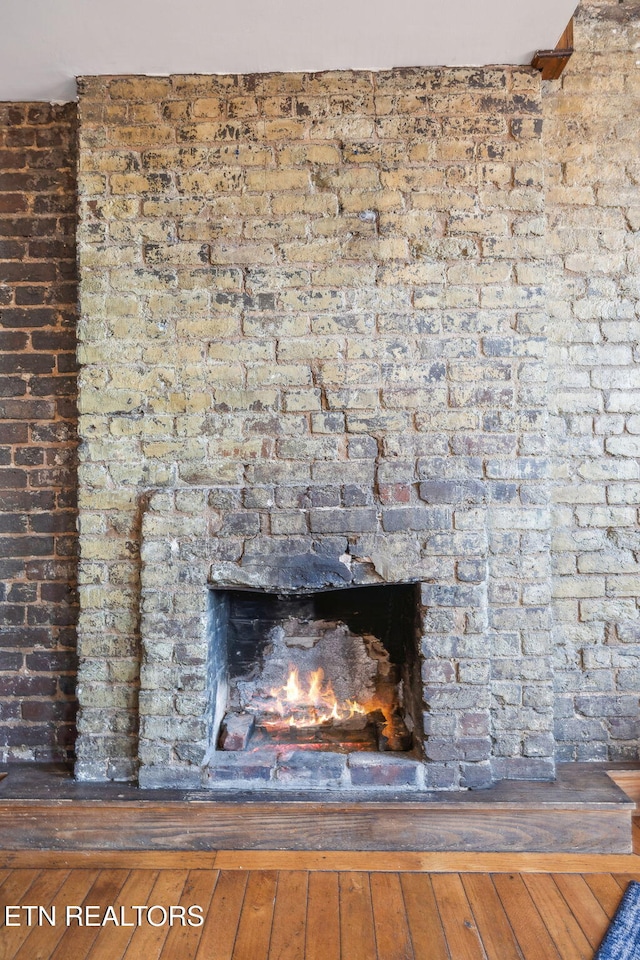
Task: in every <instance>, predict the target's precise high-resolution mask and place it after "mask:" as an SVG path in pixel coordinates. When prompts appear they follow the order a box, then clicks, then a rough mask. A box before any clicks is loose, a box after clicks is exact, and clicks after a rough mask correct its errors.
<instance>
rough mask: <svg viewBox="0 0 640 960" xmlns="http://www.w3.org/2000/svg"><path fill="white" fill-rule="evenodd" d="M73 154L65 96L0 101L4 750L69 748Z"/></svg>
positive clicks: (14, 755)
mask: <svg viewBox="0 0 640 960" xmlns="http://www.w3.org/2000/svg"><path fill="white" fill-rule="evenodd" d="M75 155H76V108H75V104H66V105H64V106H50V105H48V104H41V103H37V104H26V103H14V104H11V103H4V104H0V571H1V579H2V585H1V586H0V759H2V760H6V759H36V760H44V759H50V758H66V757H67V756H69V754H70V753H71V751H72V749H73V740H74V717H75V694H74V691H75V668H76V654H75V645H76V632H75V622H76V598H75V583H76V560H75V555H76V533H75V521H76V468H75V454H76V416H77V414H76V372H75V370H76V368H75V324H76V300H77V284H76V263H75V228H76V216H75V207H76V186H75Z"/></svg>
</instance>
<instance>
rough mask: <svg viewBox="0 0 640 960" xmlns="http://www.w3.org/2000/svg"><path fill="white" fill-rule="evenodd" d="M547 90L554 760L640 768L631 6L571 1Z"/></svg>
mask: <svg viewBox="0 0 640 960" xmlns="http://www.w3.org/2000/svg"><path fill="white" fill-rule="evenodd" d="M575 42H576V53H575V54H574V55H573V57H572V59H571V61H570V63H569V66H568V68H567V69H566V71H565V73H564V75H563V77H562V80H561V81H560V82H559V83H551V84H548V85H547V87H546V95H545V128H546V136H545V143H546V149H547V153H548V157H549V163H548V167H547V213H548V217H549V238H550V243H551V244H552V249H553V253H554V256H553V257H552V259H551V271H550V281H551V282H550V298H549V306H550V325H549V337H550V340H551V341H552V343H553V347H552V352H551V361H552V367H553V374H554V375H553V382H554V384H555V385H556V388H557V389H556V391H555V393H554V396H553V398H552V409H553V412H554V416H553V418H552V428H553V433H554V439H553V445H554V452H555V454H556V457H555V470H556V485H555V500H556V508H555V516H554V541H553V554H554V564H555V577H554V594H555V605H554V606H555V611H554V612H555V621H556V628H555V651H556V672H555V675H556V694H557V696H556V715H557V719H556V737H557V741H558V756H559V757H560V758H561V759H563V760H570V759H578V760H592V759H599V758H601V759H607V758H609V759H624V758H637V757H638V741H639V737H640V618H639V616H640V613H639V609H638V598H639V597H640V562H639V558H640V532H639V527H638V508H639V504H640V459H639V458H640V416H639V413H640V352H639V347H638V343H639V340H640V319H639V318H640V278H639V274H638V269H639V267H640V161H639V158H638V143H639V140H640V69H639V66H638V45H639V44H640V5H638V4H637V3H627V2H625V3H618V2H614V0H609V2H602V0H589V2H583V4H582V5H581V7H580V9H579V11H578V17H577V21H576V29H575Z"/></svg>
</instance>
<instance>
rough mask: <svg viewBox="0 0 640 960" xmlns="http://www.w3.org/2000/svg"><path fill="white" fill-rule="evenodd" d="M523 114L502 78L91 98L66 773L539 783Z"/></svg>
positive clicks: (531, 184) (101, 85)
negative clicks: (77, 606)
mask: <svg viewBox="0 0 640 960" xmlns="http://www.w3.org/2000/svg"><path fill="white" fill-rule="evenodd" d="M460 111H463V113H461V112H460ZM539 112H540V81H539V78H538V77H537V75H534V74H532V73H531V71H529V70H526V69H525V70H523V69H518V68H513V69H487V70H480V69H478V70H471V71H469V70H419V69H417V70H403V71H388V72H383V73H380V74H376V75H375V76H373V75H371V74H370V73H340V74H332V73H329V74H322V75H293V74H292V75H265V76H260V77H189V76H176V77H169V78H146V79H145V78H105V77H99V78H86V79H84V80H81V81H80V159H79V184H80V192H81V210H80V226H79V255H80V273H81V277H80V286H81V312H82V316H81V320H80V323H79V328H78V337H79V344H80V346H79V357H80V362H81V374H80V401H79V407H80V412H81V417H80V434H81V437H82V445H81V457H82V463H81V465H80V472H79V477H80V510H79V512H80V550H81V560H80V593H81V615H80V622H79V646H80V661H81V665H80V675H79V695H80V705H81V710H80V718H79V740H78V760H77V765H76V773H77V775H78V777H80V778H82V779H98V780H100V779H105V778H107V779H137V780H138V782H139V783H140V784H141V785H142V786H145V787H156V786H157V787H161V786H177V787H182V788H198V789H201V788H202V787H203V786H205V787H208V788H210V789H212V790H221V789H223V790H235V789H237V790H242V791H250V790H264V789H269V790H286V789H290V790H294V791H300V790H304V791H306V790H312V789H316V788H322V789H335V790H346V791H349V790H356V789H357V790H371V791H374V790H395V791H397V790H405V791H408V792H411V791H419V790H425V789H433V790H436V789H437V790H458V789H466V788H469V787H482V786H487V785H488V784H490V783H492V782H494V781H496V780H499V779H502V778H505V777H518V778H523V779H526V778H532V779H549V778H552V777H553V775H554V753H555V743H554V738H553V702H554V697H553V675H552V671H551V666H550V665H551V658H550V624H549V613H548V602H549V584H550V572H549V497H548V491H547V487H546V476H547V461H546V415H547V399H546V374H547V367H546V360H545V337H544V321H545V315H544V305H545V297H544V290H543V287H542V286H541V283H540V280H539V278H540V277H542V276H543V275H544V269H545V257H546V249H547V248H546V246H545V242H544V237H543V236H542V234H541V231H543V227H544V225H543V223H542V219H541V218H540V217H539V216H537V215H536V211H538V210H539V209H540V208H541V204H542V201H543V191H542V180H541V176H540V173H541V170H542V162H543V155H542V145H541V140H540V123H539ZM154 118H155V119H154ZM470 118H471V119H470ZM523 258H524V260H525V261H526V262H523ZM363 591H364V592H363ZM256 609H259V611H260V612H259V615H257V614H256V616H254V615H253V613H250V611H254V612H255V610H256ZM388 610H392V611H394V612H393V614H392V615H391V614H388V613H385V611H388ZM385 618H386V619H385ZM391 622H392V626H393V628H391V626H390V624H391ZM276 667H277V669H276ZM319 670H322V675H319V674H318V671H319ZM296 671H297V673H296ZM329 687H331V688H332V693H331V692H330V691H329ZM274 691H275V692H274ZM294 691H297V695H298V698H299V701H300V699H301V700H302V701H303V703H302V706H301V705H300V702H298V705H295V704H294V696H293V694H294ZM332 696H335V698H336V700H337V701H338V704H337V706H336V705H334V702H333V701H332ZM302 708H304V709H302ZM383 708H384V709H383ZM359 710H364V714H361V713H359V712H358V711H359ZM305 711H306V712H305ZM323 711H324V712H323ZM385 711H386V713H385ZM327 712H328V714H329V719H321V720H320V722H319V723H316V724H315V727H316V729H312V727H311V726H310V720H311V719H315V720H318V719H319V718H321V717H324V716H325V713H327ZM332 713H333V716H331V714H332ZM363 718H364V719H363ZM274 724H275V725H274ZM283 727H286V728H287V729H283ZM231 747H234V749H231ZM356 747H357V749H356ZM390 747H396V748H397V749H391V748H390Z"/></svg>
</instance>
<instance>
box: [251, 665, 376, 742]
mask: <svg viewBox="0 0 640 960" xmlns="http://www.w3.org/2000/svg"><path fill="white" fill-rule="evenodd" d="M323 679H324V671H323V670H322V667H320V668H319V669H318V670H314V671H313V672H312V673H310V674H309V676H308V678H307V685H306V687H305V686H304V685H301V683H300V677H299V674H298V670H297V668H296V667H291V666H290V667H289V676H288V677H287V682H286V683H285V684H284V686H282V687H275V688H273V689H271V690H270V691H269V693H270V695H271V697H273V698H274V700H275V703H274V704H273V705H272V707H271V709H272V712H275V713H278V714H279V715H280V717H281V719H280V720H275V721H267V722H266V723H265V726H269V727H280V726H284V725H286V726H290V727H300V728H303V727H316V726H319V725H320V724H321V723H327V721H329V720H348V719H349V718H350V717H353V716H355V715H356V714H366V713H367V711H366V710H365V708H364V707H362V706H361V705H360V704H359V703H357V702H356V701H355V700H346V701H345V702H344V703H342V704H341V703H340V702H339V701H338V699H337V697H336V695H335V693H334V692H333V687H332V686H331V683H326V684H324V686H323Z"/></svg>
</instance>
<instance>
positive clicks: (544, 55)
mask: <svg viewBox="0 0 640 960" xmlns="http://www.w3.org/2000/svg"><path fill="white" fill-rule="evenodd" d="M572 53H573V17H571V20H569V23H568V24H567V27H566V29H565V31H564V33H563V34H562V36H561V37H560V39H559V40H558V42H557V44H556V45H555V48H554V49H553V50H538V52H537V53H536V55H535V56H534V58H533V60H532V61H531V66H532V67H533V68H534V69H535V70H540V71H541V72H542V79H543V80H558V79H559V77H560V75H561V74H562V71H563V70H564V68H565V67H566V65H567V64H568V63H569V60H570V59H571V55H572Z"/></svg>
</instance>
